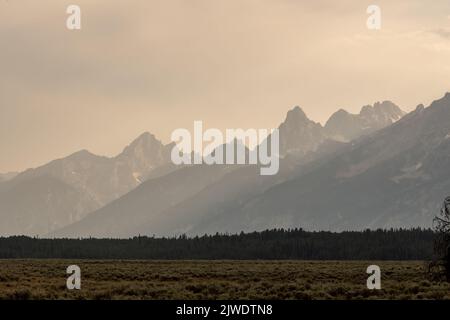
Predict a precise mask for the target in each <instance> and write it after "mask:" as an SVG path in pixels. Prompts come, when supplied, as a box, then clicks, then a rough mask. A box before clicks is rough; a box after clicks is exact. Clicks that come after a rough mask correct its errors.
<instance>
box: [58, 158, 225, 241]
mask: <svg viewBox="0 0 450 320" xmlns="http://www.w3.org/2000/svg"><path fill="white" fill-rule="evenodd" d="M233 169H234V167H229V166H220V165H217V166H207V165H196V166H189V167H184V168H181V169H179V170H176V171H174V172H172V173H170V174H168V175H166V176H163V177H159V178H154V179H150V180H148V181H146V182H144V183H143V184H141V185H140V186H139V187H137V188H136V189H135V190H133V191H131V192H129V193H128V194H126V195H124V196H123V197H121V198H120V199H118V200H116V201H113V202H112V203H110V204H108V205H106V206H105V207H103V208H101V209H100V210H98V211H96V212H93V213H91V214H90V215H89V216H87V217H86V218H84V219H82V220H81V221H79V222H77V223H75V224H72V225H70V226H68V227H66V228H63V229H61V230H58V231H56V232H53V233H51V234H50V236H51V237H79V236H80V237H88V236H95V237H127V236H129V235H131V234H133V235H135V234H136V233H135V231H136V230H137V228H138V227H139V226H140V225H141V224H142V223H144V222H145V221H147V220H148V219H150V218H151V217H152V216H156V215H158V214H159V213H160V212H162V211H163V210H164V209H166V208H168V207H170V206H172V205H176V204H178V203H180V202H181V201H183V200H185V199H188V198H190V197H192V196H194V195H195V194H196V193H198V192H200V191H201V190H202V189H204V188H206V187H207V186H208V185H210V184H211V183H213V182H215V181H217V180H219V179H220V178H222V177H223V176H224V175H225V174H226V173H227V172H229V171H230V170H233Z"/></svg>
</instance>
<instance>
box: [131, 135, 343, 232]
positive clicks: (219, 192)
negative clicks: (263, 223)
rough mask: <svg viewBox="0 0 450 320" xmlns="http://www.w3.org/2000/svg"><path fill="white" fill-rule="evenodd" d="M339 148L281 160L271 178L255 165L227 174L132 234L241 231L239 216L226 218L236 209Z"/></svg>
mask: <svg viewBox="0 0 450 320" xmlns="http://www.w3.org/2000/svg"><path fill="white" fill-rule="evenodd" d="M342 146H343V145H342V144H340V143H336V142H332V141H330V142H328V143H324V144H322V145H321V146H320V147H319V149H318V150H317V151H316V152H311V153H309V154H307V155H306V156H305V157H303V158H300V159H299V158H297V157H287V158H285V159H282V160H281V164H280V171H279V173H278V174H277V175H274V176H261V175H260V174H259V167H257V166H243V167H241V168H239V169H237V170H234V171H232V172H230V173H228V174H226V175H225V176H224V177H223V178H222V179H220V180H218V181H217V182H215V183H213V184H211V185H209V186H208V188H205V189H203V190H201V191H200V192H199V193H197V194H196V195H194V196H193V197H191V198H189V199H187V200H185V201H183V202H180V203H179V204H178V205H176V206H172V207H169V208H168V209H166V210H164V211H163V212H162V213H161V214H159V215H157V216H153V217H151V218H150V219H149V220H148V221H147V222H146V223H145V224H142V225H141V226H138V228H137V229H135V231H134V234H136V233H140V234H156V235H160V236H166V235H179V234H191V235H192V234H202V233H215V232H216V229H217V226H220V225H227V226H230V225H232V226H236V227H238V228H241V219H240V217H236V219H229V213H230V212H234V211H236V210H238V209H239V208H240V207H241V206H242V205H244V204H245V203H246V202H248V201H249V200H251V199H253V198H254V197H257V196H258V195H260V194H262V193H263V192H264V191H266V190H267V189H268V188H270V187H271V186H274V185H276V184H279V183H282V182H285V181H287V180H289V179H291V178H293V174H294V173H295V171H296V170H298V168H299V167H303V166H306V165H307V164H310V163H316V162H320V159H322V158H325V157H326V156H327V155H329V154H332V153H335V152H338V150H339V149H341V148H342ZM223 220H225V221H223ZM217 230H218V229H217ZM132 234H133V233H132ZM130 235H131V234H130Z"/></svg>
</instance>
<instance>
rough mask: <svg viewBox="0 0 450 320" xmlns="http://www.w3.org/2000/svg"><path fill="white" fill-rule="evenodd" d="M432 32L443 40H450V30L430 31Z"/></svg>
mask: <svg viewBox="0 0 450 320" xmlns="http://www.w3.org/2000/svg"><path fill="white" fill-rule="evenodd" d="M430 32H431V33H433V34H435V35H437V36H439V37H441V38H444V39H447V40H450V29H444V28H440V29H435V30H430Z"/></svg>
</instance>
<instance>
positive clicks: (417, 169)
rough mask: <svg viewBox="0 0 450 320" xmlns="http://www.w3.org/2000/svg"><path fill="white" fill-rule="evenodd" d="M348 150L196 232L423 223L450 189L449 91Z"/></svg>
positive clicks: (364, 226) (359, 227)
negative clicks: (237, 222)
mask: <svg viewBox="0 0 450 320" xmlns="http://www.w3.org/2000/svg"><path fill="white" fill-rule="evenodd" d="M347 148H348V149H347V150H346V151H345V152H341V153H340V155H338V156H335V157H331V158H330V159H329V160H328V161H326V162H325V163H323V164H322V165H320V166H317V167H316V168H314V169H313V170H306V171H305V172H304V173H303V174H300V175H299V176H298V177H297V178H295V179H293V180H290V181H287V182H285V183H282V184H279V185H276V186H274V187H273V188H270V189H269V190H267V191H266V192H264V193H263V194H261V195H259V196H258V197H256V198H254V199H251V200H250V201H248V202H247V203H245V204H244V205H243V206H242V207H241V208H240V209H239V210H234V211H231V212H226V213H225V215H226V219H224V218H218V219H217V221H221V222H220V223H218V224H215V225H212V226H211V225H210V226H208V227H207V228H206V229H202V228H197V229H196V230H197V232H198V233H203V232H204V231H206V230H208V231H209V230H212V229H214V230H216V231H219V232H238V231H241V230H261V229H265V228H272V227H304V228H307V229H315V230H319V229H320V230H322V229H325V230H344V229H362V228H368V227H370V228H376V227H409V226H424V227H429V226H430V225H431V221H432V218H433V215H434V214H435V213H436V210H438V208H439V206H440V203H441V201H442V199H443V198H444V196H447V195H448V194H449V193H450V156H449V155H450V94H447V95H446V96H445V97H444V98H443V99H440V100H438V101H435V102H434V103H433V104H432V105H431V106H430V107H429V108H427V109H425V110H424V109H423V107H418V109H417V110H416V111H415V112H412V113H411V114H408V115H407V116H405V117H404V118H403V119H402V120H400V121H398V122H397V123H395V124H394V125H392V126H390V127H388V128H385V129H383V130H381V131H379V132H377V133H375V134H373V135H371V136H369V137H366V138H364V139H361V140H360V141H358V142H356V143H354V144H353V145H350V146H349V147H347ZM226 221H230V222H229V223H228V224H227V223H226ZM236 221H239V223H240V224H239V225H236V223H235V222H236Z"/></svg>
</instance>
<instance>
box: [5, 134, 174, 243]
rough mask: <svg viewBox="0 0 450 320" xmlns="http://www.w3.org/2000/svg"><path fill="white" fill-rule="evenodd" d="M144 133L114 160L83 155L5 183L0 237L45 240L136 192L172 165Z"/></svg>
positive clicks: (163, 150)
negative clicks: (43, 237) (24, 236)
mask: <svg viewBox="0 0 450 320" xmlns="http://www.w3.org/2000/svg"><path fill="white" fill-rule="evenodd" d="M171 149H172V145H167V146H164V145H163V144H162V143H161V142H160V141H159V140H157V139H156V138H155V137H154V136H153V135H151V134H149V133H144V134H142V135H141V136H140V137H138V138H137V139H136V140H135V141H133V142H132V143H131V144H130V145H129V146H127V147H126V148H125V149H124V150H123V152H122V153H120V154H119V155H117V156H116V157H113V158H107V157H102V156H97V155H94V154H92V153H90V152H89V151H86V150H82V151H79V152H76V153H74V154H72V155H70V156H68V157H66V158H63V159H58V160H54V161H52V162H50V163H48V164H46V165H44V166H41V167H38V168H36V169H29V170H26V171H24V172H22V173H20V174H18V175H16V176H15V177H13V178H12V179H10V180H9V181H7V182H3V183H1V184H0V217H1V219H2V224H1V225H0V234H30V235H42V234H46V233H47V232H49V231H51V230H54V229H56V228H60V227H63V226H65V225H67V224H70V223H72V222H75V221H78V220H80V219H81V218H83V217H84V216H85V215H86V214H88V213H89V212H92V211H94V210H96V209H98V208H100V207H102V206H104V205H105V204H107V203H109V202H111V201H112V200H114V199H117V198H118V197H120V196H122V195H123V194H125V193H127V192H128V191H130V190H132V189H134V188H135V187H136V186H138V185H139V184H140V183H141V180H145V179H146V178H147V176H149V175H150V174H151V173H152V172H154V171H155V170H156V169H157V168H160V167H162V166H164V165H165V164H167V163H168V162H169V160H170V151H171Z"/></svg>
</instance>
